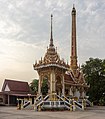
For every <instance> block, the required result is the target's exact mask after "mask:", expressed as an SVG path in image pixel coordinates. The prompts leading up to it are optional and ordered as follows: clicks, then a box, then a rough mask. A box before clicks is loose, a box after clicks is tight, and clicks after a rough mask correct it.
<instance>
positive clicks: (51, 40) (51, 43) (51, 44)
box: [50, 14, 54, 46]
mask: <svg viewBox="0 0 105 119" xmlns="http://www.w3.org/2000/svg"><path fill="white" fill-rule="evenodd" d="M52 19H53V15H52V14H51V38H50V46H54V45H53V35H52Z"/></svg>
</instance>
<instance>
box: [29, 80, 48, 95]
mask: <svg viewBox="0 0 105 119" xmlns="http://www.w3.org/2000/svg"><path fill="white" fill-rule="evenodd" d="M38 82H39V80H37V79H34V80H33V81H32V82H31V83H30V89H31V91H32V92H33V93H35V94H37V92H38ZM41 92H42V94H43V95H46V94H47V93H48V80H47V79H46V78H44V79H43V83H42V87H41Z"/></svg>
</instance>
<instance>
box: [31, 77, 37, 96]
mask: <svg viewBox="0 0 105 119" xmlns="http://www.w3.org/2000/svg"><path fill="white" fill-rule="evenodd" d="M30 89H31V91H32V92H33V93H35V94H37V91H38V80H37V79H34V80H33V81H32V82H31V83H30Z"/></svg>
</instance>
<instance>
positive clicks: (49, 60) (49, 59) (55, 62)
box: [33, 15, 69, 70]
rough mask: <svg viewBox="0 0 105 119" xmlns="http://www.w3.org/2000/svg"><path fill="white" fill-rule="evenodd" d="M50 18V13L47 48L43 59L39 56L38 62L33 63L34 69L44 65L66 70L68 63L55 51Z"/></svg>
mask: <svg viewBox="0 0 105 119" xmlns="http://www.w3.org/2000/svg"><path fill="white" fill-rule="evenodd" d="M52 18H53V16H52V15H51V38H50V44H49V48H47V52H46V54H45V56H44V58H43V59H42V58H41V60H40V61H39V62H38V63H37V62H36V63H35V64H34V65H33V67H34V69H35V70H37V69H40V68H44V67H49V66H56V67H59V68H63V69H66V70H67V69H68V68H69V65H68V63H65V62H64V60H63V59H62V60H61V59H60V57H59V55H58V53H57V49H55V46H54V44H53V35H52Z"/></svg>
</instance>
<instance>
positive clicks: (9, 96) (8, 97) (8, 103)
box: [8, 94, 10, 105]
mask: <svg viewBox="0 0 105 119" xmlns="http://www.w3.org/2000/svg"><path fill="white" fill-rule="evenodd" d="M9 102H10V96H9V94H8V105H9V104H10V103H9Z"/></svg>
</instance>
